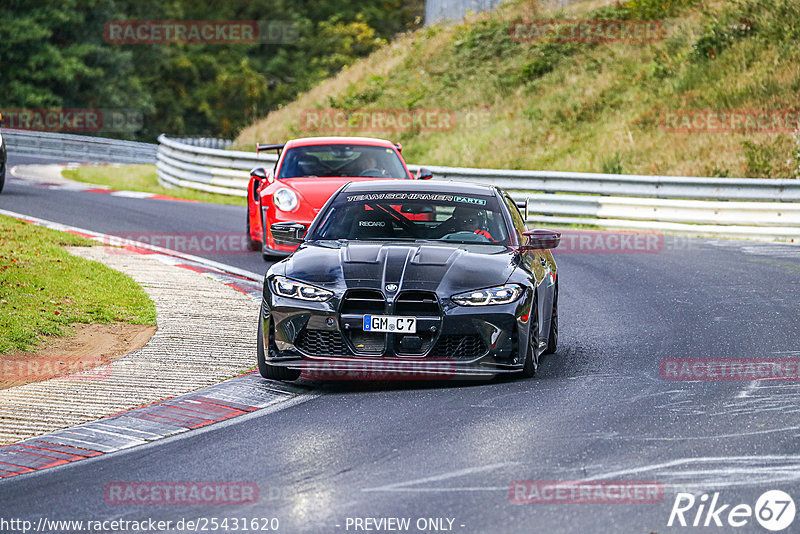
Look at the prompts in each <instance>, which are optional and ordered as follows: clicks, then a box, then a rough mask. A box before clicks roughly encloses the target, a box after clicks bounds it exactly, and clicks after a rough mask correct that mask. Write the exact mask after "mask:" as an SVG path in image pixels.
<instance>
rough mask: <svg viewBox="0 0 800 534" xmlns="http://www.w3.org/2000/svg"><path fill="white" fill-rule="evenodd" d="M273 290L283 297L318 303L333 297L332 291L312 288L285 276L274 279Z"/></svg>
mask: <svg viewBox="0 0 800 534" xmlns="http://www.w3.org/2000/svg"><path fill="white" fill-rule="evenodd" d="M272 290H273V291H274V292H275V293H276V294H278V295H280V296H281V297H288V298H292V299H300V300H314V301H317V302H322V301H324V300H328V299H329V298H331V297H332V296H333V292H332V291H328V290H327V289H322V288H321V287H317V286H312V285H311V284H304V283H303V282H298V281H297V280H292V279H290V278H286V277H285V276H276V277H275V278H273V279H272Z"/></svg>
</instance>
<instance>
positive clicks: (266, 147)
mask: <svg viewBox="0 0 800 534" xmlns="http://www.w3.org/2000/svg"><path fill="white" fill-rule="evenodd" d="M284 146H286V145H264V144H261V143H256V154H258V153H260V152H263V151H265V150H277V151H278V155H279V156H280V155H281V151H282V150H283V147H284Z"/></svg>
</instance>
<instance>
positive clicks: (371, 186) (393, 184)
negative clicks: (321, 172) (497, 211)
mask: <svg viewBox="0 0 800 534" xmlns="http://www.w3.org/2000/svg"><path fill="white" fill-rule="evenodd" d="M342 191H347V192H348V193H374V192H376V191H392V192H394V191H424V192H429V193H467V194H472V195H494V194H495V191H497V188H496V187H494V186H492V185H481V184H475V183H471V182H456V181H452V180H368V181H364V182H350V183H348V184H347V185H345V186H344V188H343V189H342Z"/></svg>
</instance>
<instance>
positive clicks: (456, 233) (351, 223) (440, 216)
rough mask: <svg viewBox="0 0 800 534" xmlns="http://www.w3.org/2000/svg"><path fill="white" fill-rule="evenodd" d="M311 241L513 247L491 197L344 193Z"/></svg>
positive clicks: (331, 206) (495, 202) (326, 214)
mask: <svg viewBox="0 0 800 534" xmlns="http://www.w3.org/2000/svg"><path fill="white" fill-rule="evenodd" d="M309 239H310V240H324V239H347V240H356V241H375V240H380V241H384V240H387V241H397V240H401V241H402V240H407V241H440V242H449V243H485V244H503V245H508V230H507V227H506V224H505V220H504V219H503V214H502V212H501V211H500V206H499V203H498V202H497V199H496V198H495V197H493V196H489V195H486V196H483V195H464V196H462V195H455V194H451V193H444V194H442V193H427V192H426V193H402V192H376V193H369V194H347V193H346V192H345V193H342V194H340V195H339V196H337V197H336V199H335V200H334V201H333V203H332V204H331V205H330V207H329V208H328V211H327V212H326V213H325V215H324V217H323V218H322V220H321V221H320V223H319V225H318V226H317V227H316V230H315V231H314V232H313V233H312V235H310V236H309Z"/></svg>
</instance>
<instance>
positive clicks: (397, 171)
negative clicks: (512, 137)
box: [247, 137, 430, 259]
mask: <svg viewBox="0 0 800 534" xmlns="http://www.w3.org/2000/svg"><path fill="white" fill-rule="evenodd" d="M401 148H402V147H401V146H400V145H395V144H393V143H390V142H389V141H384V140H382V139H372V138H367V137H309V138H304V139H293V140H291V141H289V142H287V143H286V144H285V145H261V144H259V145H258V147H257V149H258V151H262V150H279V151H280V156H279V157H278V161H277V163H276V164H275V166H274V168H273V169H271V170H268V169H265V168H262V167H257V168H255V169H253V170H252V171H250V184H249V187H248V188H247V237H248V243H249V246H250V249H251V250H254V251H256V250H260V251H261V254H262V255H263V256H264V259H269V258H270V257H273V256H286V255H288V254H291V253H292V252H294V250H295V249H296V248H297V244H296V242H287V241H284V240H282V239H281V235H279V234H282V233H285V232H286V231H287V230H290V231H293V232H296V233H298V234H299V235H303V234H304V233H305V229H306V228H308V225H309V224H311V221H312V220H313V219H314V217H315V216H316V215H317V213H318V212H319V211H320V209H322V206H324V205H325V202H327V201H328V199H329V198H330V197H331V195H333V193H335V192H336V191H337V190H338V189H339V188H340V187H341V186H342V185H344V184H346V183H347V182H356V181H362V180H375V179H380V178H386V179H401V180H412V179H414V178H415V177H414V176H413V175H412V174H411V173H410V172H409V170H408V167H406V163H405V161H403V157H402V156H401V155H400V151H401ZM429 175H430V173H429V172H426V171H425V170H424V169H420V172H418V173H417V178H429V177H430V176H429ZM276 223H286V224H285V225H284V226H286V225H288V226H287V227H285V228H282V231H281V232H278V235H273V232H272V225H273V224H276ZM291 223H297V224H291ZM300 225H302V228H301V227H300ZM289 227H291V228H289Z"/></svg>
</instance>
